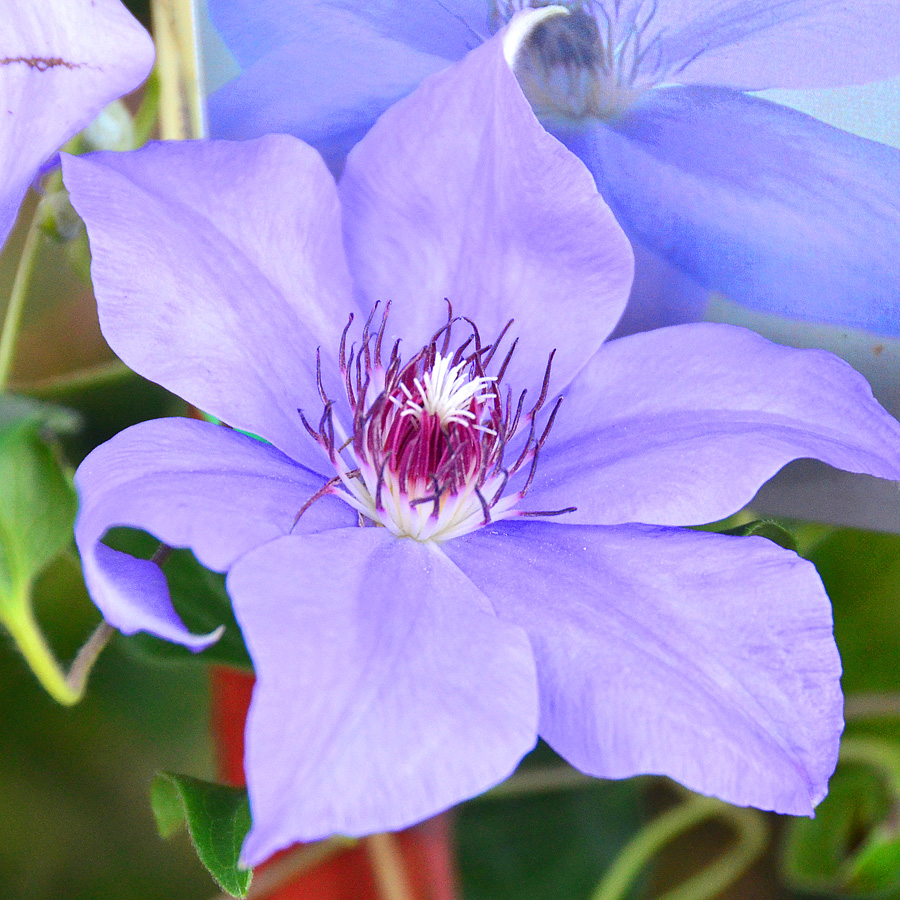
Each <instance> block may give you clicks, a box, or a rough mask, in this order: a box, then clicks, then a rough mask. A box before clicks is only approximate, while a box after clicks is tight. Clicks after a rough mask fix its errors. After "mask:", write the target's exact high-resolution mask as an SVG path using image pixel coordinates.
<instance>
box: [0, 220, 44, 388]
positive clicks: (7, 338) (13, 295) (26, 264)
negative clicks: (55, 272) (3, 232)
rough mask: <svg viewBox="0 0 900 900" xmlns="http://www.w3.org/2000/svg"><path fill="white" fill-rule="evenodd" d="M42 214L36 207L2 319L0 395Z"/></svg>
mask: <svg viewBox="0 0 900 900" xmlns="http://www.w3.org/2000/svg"><path fill="white" fill-rule="evenodd" d="M41 214H42V210H41V204H38V208H37V209H36V210H35V213H34V217H33V218H32V220H31V225H29V227H28V234H27V235H26V236H25V246H24V247H23V248H22V255H21V256H20V257H19V266H18V268H17V269H16V277H15V279H14V281H13V286H12V291H11V292H10V295H9V304H8V305H7V307H6V317H5V319H4V320H3V331H2V333H0V392H2V391H5V390H6V385H7V384H8V383H9V375H10V371H11V370H12V363H13V358H14V356H15V353H16V343H17V341H18V338H19V329H20V327H21V325H22V313H23V312H24V310H25V299H26V297H27V296H28V285H29V283H30V282H31V276H32V275H33V274H34V270H35V266H36V265H37V260H38V251H39V250H40V245H41V239H42V238H43V234H44V233H43V229H42V228H41V224H40V223H41V218H42V215H41Z"/></svg>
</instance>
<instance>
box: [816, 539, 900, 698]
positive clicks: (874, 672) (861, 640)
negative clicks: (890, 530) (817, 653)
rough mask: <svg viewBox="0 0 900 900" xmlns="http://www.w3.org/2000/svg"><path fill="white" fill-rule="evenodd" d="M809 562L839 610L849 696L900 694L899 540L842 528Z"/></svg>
mask: <svg viewBox="0 0 900 900" xmlns="http://www.w3.org/2000/svg"><path fill="white" fill-rule="evenodd" d="M810 559H811V560H812V561H813V562H814V563H815V564H816V568H817V569H818V570H819V574H820V575H821V576H822V581H823V582H824V583H825V589H826V590H827V591H828V596H829V597H831V603H832V606H833V607H834V636H835V639H836V640H837V645H838V648H839V649H840V651H841V660H842V662H843V667H844V674H843V678H842V684H843V688H844V693H845V694H853V693H858V692H862V691H889V692H893V691H897V690H900V666H898V665H897V660H898V659H900V628H898V627H897V623H898V622H900V535H895V534H876V533H873V532H865V531H855V530H851V529H842V530H840V531H836V532H835V533H834V534H832V535H831V536H830V537H827V538H825V540H823V541H822V542H821V543H819V544H818V545H817V546H816V547H815V548H814V550H813V551H812V552H811V553H810Z"/></svg>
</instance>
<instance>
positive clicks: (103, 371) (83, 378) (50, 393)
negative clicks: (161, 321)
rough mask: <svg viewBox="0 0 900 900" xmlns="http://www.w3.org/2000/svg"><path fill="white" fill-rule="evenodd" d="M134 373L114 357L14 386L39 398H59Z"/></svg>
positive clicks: (17, 391) (23, 392)
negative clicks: (86, 366)
mask: <svg viewBox="0 0 900 900" xmlns="http://www.w3.org/2000/svg"><path fill="white" fill-rule="evenodd" d="M133 375H134V372H133V371H132V370H131V369H129V368H128V366H126V365H125V363H123V362H119V360H117V359H112V360H110V361H109V362H104V363H98V364H97V365H95V366H90V367H89V368H86V369H79V370H78V371H77V372H67V373H66V374H65V375H55V376H53V377H52V378H42V379H40V381H32V382H22V383H17V384H15V385H14V386H13V390H15V392H16V393H18V394H26V395H27V396H29V397H37V398H38V399H47V398H59V397H65V396H68V395H70V394H79V393H81V392H83V391H89V390H92V389H94V388H101V387H105V386H106V385H110V384H115V383H116V382H118V381H122V379H124V378H129V377H131V376H133Z"/></svg>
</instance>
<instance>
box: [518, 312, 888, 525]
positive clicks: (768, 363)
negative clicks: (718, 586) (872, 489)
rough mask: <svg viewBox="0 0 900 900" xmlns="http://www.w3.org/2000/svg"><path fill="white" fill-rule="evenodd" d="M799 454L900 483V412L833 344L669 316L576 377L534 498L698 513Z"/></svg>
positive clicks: (592, 508)
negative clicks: (888, 408)
mask: <svg viewBox="0 0 900 900" xmlns="http://www.w3.org/2000/svg"><path fill="white" fill-rule="evenodd" d="M800 457H813V458H815V459H820V460H823V461H824V462H827V463H829V464H830V465H833V466H835V467H837V468H841V469H846V470H848V471H851V472H862V473H866V474H869V475H876V476H878V477H880V478H889V479H891V480H894V481H900V423H898V422H897V420H896V419H894V418H893V416H891V415H889V414H888V413H887V412H885V411H884V409H882V407H881V406H879V404H878V403H877V402H876V401H875V400H874V399H873V397H872V391H871V388H870V387H869V385H868V383H867V382H866V380H865V379H864V378H863V377H862V376H861V375H860V374H859V373H858V372H856V371H854V370H853V369H852V368H851V367H850V366H849V365H847V363H845V362H844V361H843V360H841V359H838V357H836V356H834V355H832V354H830V353H827V352H825V351H824V350H795V349H794V348H792V347H784V346H781V345H780V344H774V343H771V342H770V341H767V340H766V339H765V338H762V337H760V336H759V335H757V334H755V333H754V332H752V331H749V330H747V329H744V328H736V327H734V326H731V325H712V324H699V325H679V326H675V327H673V328H661V329H658V330H656V331H650V332H645V333H643V334H635V335H632V336H630V337H625V338H621V339H619V340H616V341H611V342H610V343H608V344H606V345H605V346H604V347H603V349H602V350H600V352H599V353H598V354H597V355H596V356H595V357H594V359H593V360H591V362H590V364H589V365H588V366H586V367H585V368H584V370H583V371H582V372H581V373H580V374H579V376H578V378H576V380H575V381H574V382H573V383H572V385H571V386H570V388H569V390H568V391H567V392H566V395H565V399H564V400H563V404H562V407H561V409H560V412H559V414H558V416H557V418H556V422H555V424H554V427H553V430H552V431H551V433H550V437H549V440H548V443H547V445H546V446H545V447H544V449H543V450H542V451H541V455H540V459H539V462H538V468H537V475H536V477H535V480H534V484H533V486H532V490H531V492H530V493H529V495H528V496H527V498H526V499H525V501H523V506H524V507H526V508H529V509H537V510H553V509H562V508H565V507H568V506H577V507H578V509H577V511H576V512H574V513H571V514H569V515H568V516H567V518H566V521H567V522H570V521H573V522H589V523H592V524H603V525H612V524H618V523H623V522H647V523H652V524H655V525H699V524H702V523H704V522H713V521H716V520H718V519H722V518H725V517H726V516H728V515H731V514H732V513H734V512H737V510H739V509H740V508H741V507H742V506H744V505H745V504H746V503H749V502H750V500H752V498H753V495H754V494H755V493H756V491H757V490H758V489H759V487H760V486H761V485H762V484H763V482H765V481H766V480H768V479H769V478H771V477H772V475H774V474H775V473H776V472H777V471H778V470H779V469H780V468H781V467H782V466H784V465H785V464H786V463H788V462H790V461H791V460H793V459H797V458H800Z"/></svg>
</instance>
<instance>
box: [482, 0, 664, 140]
mask: <svg viewBox="0 0 900 900" xmlns="http://www.w3.org/2000/svg"><path fill="white" fill-rule="evenodd" d="M548 5H558V6H564V7H566V8H567V9H568V10H569V14H568V15H558V16H552V17H550V18H547V19H545V20H544V21H543V22H541V23H540V24H539V25H537V26H536V27H535V29H534V30H533V31H532V32H531V33H530V34H529V36H528V38H527V39H526V40H525V42H524V44H523V45H522V47H521V48H520V49H519V51H518V53H517V55H516V58H515V64H514V68H515V72H516V77H517V78H518V80H519V83H520V85H521V86H522V90H523V91H524V93H525V95H526V96H527V97H528V100H529V101H530V103H531V105H532V107H533V109H534V111H535V113H536V114H537V115H538V116H539V117H540V118H541V119H544V120H545V121H549V122H550V123H553V122H555V121H559V120H563V121H572V120H575V121H578V120H582V119H591V118H593V119H604V120H606V119H611V118H614V117H615V116H616V115H618V114H620V113H621V112H623V111H624V110H626V109H627V108H628V107H629V106H631V104H632V103H633V102H634V101H635V100H636V99H637V97H638V96H639V95H640V94H641V93H642V91H643V90H645V89H646V88H648V87H650V86H652V84H654V83H657V82H658V81H659V78H658V77H657V74H658V73H657V71H656V70H657V69H658V67H659V63H660V60H659V47H658V43H659V41H658V36H655V37H654V38H653V39H652V40H651V41H649V42H646V41H645V38H644V36H645V32H646V31H647V29H648V27H649V26H650V24H651V23H652V21H653V19H654V17H655V15H656V0H652V2H650V3H645V2H644V0H632V2H630V3H628V2H621V0H619V2H615V3H603V2H601V0H560V2H557V3H553V2H552V0H493V4H492V12H491V27H492V28H494V29H497V28H500V27H502V26H503V25H504V24H506V22H508V21H509V19H510V18H512V16H513V15H514V14H515V13H516V12H518V11H519V10H521V9H527V8H538V7H544V6H548ZM607 7H612V9H611V11H610V10H608V9H607Z"/></svg>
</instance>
